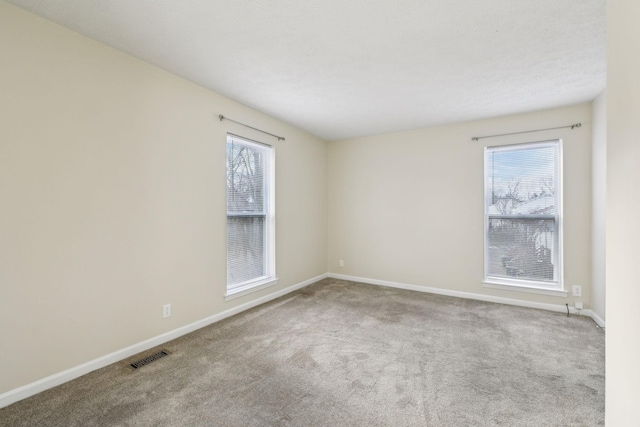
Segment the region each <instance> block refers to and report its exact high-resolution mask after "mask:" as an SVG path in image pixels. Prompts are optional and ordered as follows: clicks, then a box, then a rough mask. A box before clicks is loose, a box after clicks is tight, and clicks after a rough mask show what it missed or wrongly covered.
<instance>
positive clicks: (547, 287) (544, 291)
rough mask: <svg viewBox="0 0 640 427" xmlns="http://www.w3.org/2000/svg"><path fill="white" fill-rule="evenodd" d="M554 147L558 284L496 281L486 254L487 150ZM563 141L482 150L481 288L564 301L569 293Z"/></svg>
mask: <svg viewBox="0 0 640 427" xmlns="http://www.w3.org/2000/svg"><path fill="white" fill-rule="evenodd" d="M545 143H546V144H547V145H550V146H552V145H555V146H557V156H558V161H557V163H556V165H555V166H556V177H557V185H556V192H557V193H558V194H557V200H556V203H557V206H556V214H555V221H556V226H557V251H558V254H557V255H558V258H557V263H558V266H557V274H558V276H557V281H554V282H542V281H535V280H519V279H509V278H505V277H496V276H490V275H487V271H488V270H489V268H488V262H489V256H488V253H487V250H488V241H489V240H488V239H489V236H488V230H489V215H488V212H487V208H488V206H487V194H488V191H489V185H490V184H489V182H488V179H487V178H488V176H487V166H488V165H487V161H488V158H487V152H488V151H489V149H492V150H496V149H497V150H500V149H508V148H515V147H524V146H527V145H538V146H540V145H542V144H545ZM562 153H563V149H562V139H551V140H544V141H533V142H525V143H519V144H507V145H501V146H491V147H488V146H487V147H484V170H483V175H484V194H483V206H484V247H483V252H484V279H483V281H482V287H484V288H492V289H501V290H509V291H517V292H527V293H533V294H541V295H552V296H559V297H567V295H568V292H567V291H566V290H565V288H564V262H563V261H564V245H563V234H564V233H563V222H564V218H563V183H562V175H563V159H562Z"/></svg>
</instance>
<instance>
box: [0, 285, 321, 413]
mask: <svg viewBox="0 0 640 427" xmlns="http://www.w3.org/2000/svg"><path fill="white" fill-rule="evenodd" d="M327 277H329V275H328V274H327V273H325V274H321V275H319V276H316V277H313V278H311V279H308V280H305V281H304V282H300V283H298V284H295V285H292V286H289V287H287V288H284V289H281V290H279V291H277V292H274V293H272V294H269V295H265V296H263V297H261V298H258V299H255V300H252V301H248V302H246V303H244V304H241V305H239V306H236V307H233V308H230V309H228V310H225V311H223V312H220V313H217V314H214V315H212V316H209V317H206V318H204V319H202V320H198V321H197V322H193V323H191V324H189V325H185V326H182V327H180V328H177V329H174V330H172V331H169V332H166V333H164V334H161V335H158V336H156V337H153V338H150V339H148V340H145V341H142V342H139V343H137V344H133V345H131V346H129V347H126V348H123V349H121V350H117V351H114V352H113V353H109V354H106V355H104V356H101V357H98V358H97V359H94V360H90V361H89V362H86V363H83V364H81V365H78V366H75V367H73V368H70V369H67V370H65V371H62V372H58V373H55V374H53V375H49V376H48V377H45V378H42V379H40V380H37V381H34V382H32V383H30V384H26V385H23V386H21V387H18V388H15V389H13V390H9V391H7V392H5V393H2V394H0V408H4V407H5V406H9V405H11V404H12V403H15V402H17V401H19V400H22V399H26V398H27V397H29V396H33V395H34V394H37V393H40V392H42V391H45V390H48V389H50V388H53V387H55V386H58V385H60V384H63V383H65V382H68V381H71V380H73V379H76V378H78V377H81V376H82V375H85V374H88V373H89V372H92V371H95V370H96V369H100V368H104V367H105V366H108V365H111V364H112V363H116V362H119V361H121V360H123V359H126V358H127V357H130V356H133V355H134V354H138V353H140V352H142V351H146V350H149V349H150V348H153V347H155V346H158V345H161V344H164V343H166V342H168V341H171V340H173V339H176V338H179V337H181V336H183V335H186V334H188V333H190V332H193V331H195V330H197V329H200V328H203V327H205V326H208V325H211V324H213V323H216V322H219V321H220V320H223V319H226V318H227V317H230V316H233V315H235V314H238V313H241V312H243V311H245V310H249V309H250V308H253V307H256V306H258V305H260V304H264V303H265V302H268V301H271V300H273V299H276V298H279V297H281V296H283V295H286V294H288V293H290V292H293V291H296V290H298V289H301V288H304V287H305V286H309V285H310V284H312V283H315V282H317V281H320V280H322V279H325V278H327Z"/></svg>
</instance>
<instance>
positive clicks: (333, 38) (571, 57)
mask: <svg viewBox="0 0 640 427" xmlns="http://www.w3.org/2000/svg"><path fill="white" fill-rule="evenodd" d="M9 2H10V3H12V4H15V5H18V6H20V7H22V8H24V9H27V10H29V11H32V12H34V13H35V14H37V15H40V16H43V17H44V18H47V19H49V20H51V21H54V22H56V23H59V24H61V25H63V26H65V27H68V28H70V29H72V30H75V31H78V32H79V33H82V34H84V35H86V36H88V37H91V38H93V39H95V40H98V41H100V42H102V43H104V44H107V45H109V46H112V47H114V48H116V49H119V50H122V51H124V52H127V53H129V54H131V55H133V56H136V57H138V58H140V59H142V60H144V61H147V62H149V63H151V64H154V65H156V66H158V67H161V68H163V69H165V70H168V71H170V72H172V73H174V74H177V75H179V76H182V77H184V78H186V79H188V80H190V81H193V82H195V83H198V84H200V85H202V86H205V87H208V88H210V89H213V90H215V91H216V92H219V93H221V94H223V95H226V96H228V97H230V98H233V99H235V100H237V101H240V102H242V103H244V104H246V105H249V106H251V107H254V108H256V109H257V110H260V111H263V112H265V113H267V114H269V115H271V116H274V117H276V118H279V119H281V120H283V121H285V122H288V123H290V124H292V125H294V126H297V127H299V128H302V129H305V130H307V131H308V132H310V133H312V134H315V135H317V136H319V137H321V138H323V139H326V140H335V139H343V138H348V137H356V136H364V135H373V134H381V133H388V132H394V131H400V130H407V129H415V128H421V127H427V126H432V125H438V124H444V123H452V122H460V121H466V120H473V119H480V118H486V117H493V116H500V115H507V114H513V113H519V112H525V111H532V110H539V109H545V108H552V107H558V106H564V105H570V104H576V103H580V102H585V101H590V100H592V99H593V98H595V97H596V96H597V95H598V94H599V93H600V92H601V91H602V90H603V89H604V87H605V73H606V69H605V33H606V29H605V9H606V8H605V0H395V1H391V0H316V1H303V0H233V1H220V0H218V1H216V0H183V1H178V0H136V1H132V0H56V1H50V0H9ZM216 113H218V112H216ZM238 119H239V120H240V119H241V118H238Z"/></svg>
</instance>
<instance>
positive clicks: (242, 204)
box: [226, 134, 276, 298]
mask: <svg viewBox="0 0 640 427" xmlns="http://www.w3.org/2000/svg"><path fill="white" fill-rule="evenodd" d="M273 163H274V162H273V149H272V148H271V147H270V146H268V145H264V144H260V143H258V142H254V141H250V140H247V139H244V138H240V137H238V136H235V135H232V134H227V294H226V296H227V298H231V297H235V296H240V295H244V294H245V293H248V292H250V291H253V290H257V289H262V288H264V287H266V286H269V285H272V284H275V283H276V279H275V243H274V240H275V239H274V216H273V213H274V209H273V207H274V206H273V205H274V197H273V195H274V194H273V193H274V192H273V181H274V180H273Z"/></svg>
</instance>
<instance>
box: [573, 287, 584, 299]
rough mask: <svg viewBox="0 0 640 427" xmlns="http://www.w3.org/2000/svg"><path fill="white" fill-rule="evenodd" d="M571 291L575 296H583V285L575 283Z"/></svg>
mask: <svg viewBox="0 0 640 427" xmlns="http://www.w3.org/2000/svg"><path fill="white" fill-rule="evenodd" d="M571 293H573V296H574V297H581V296H582V286H578V285H573V287H572V292H571Z"/></svg>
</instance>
